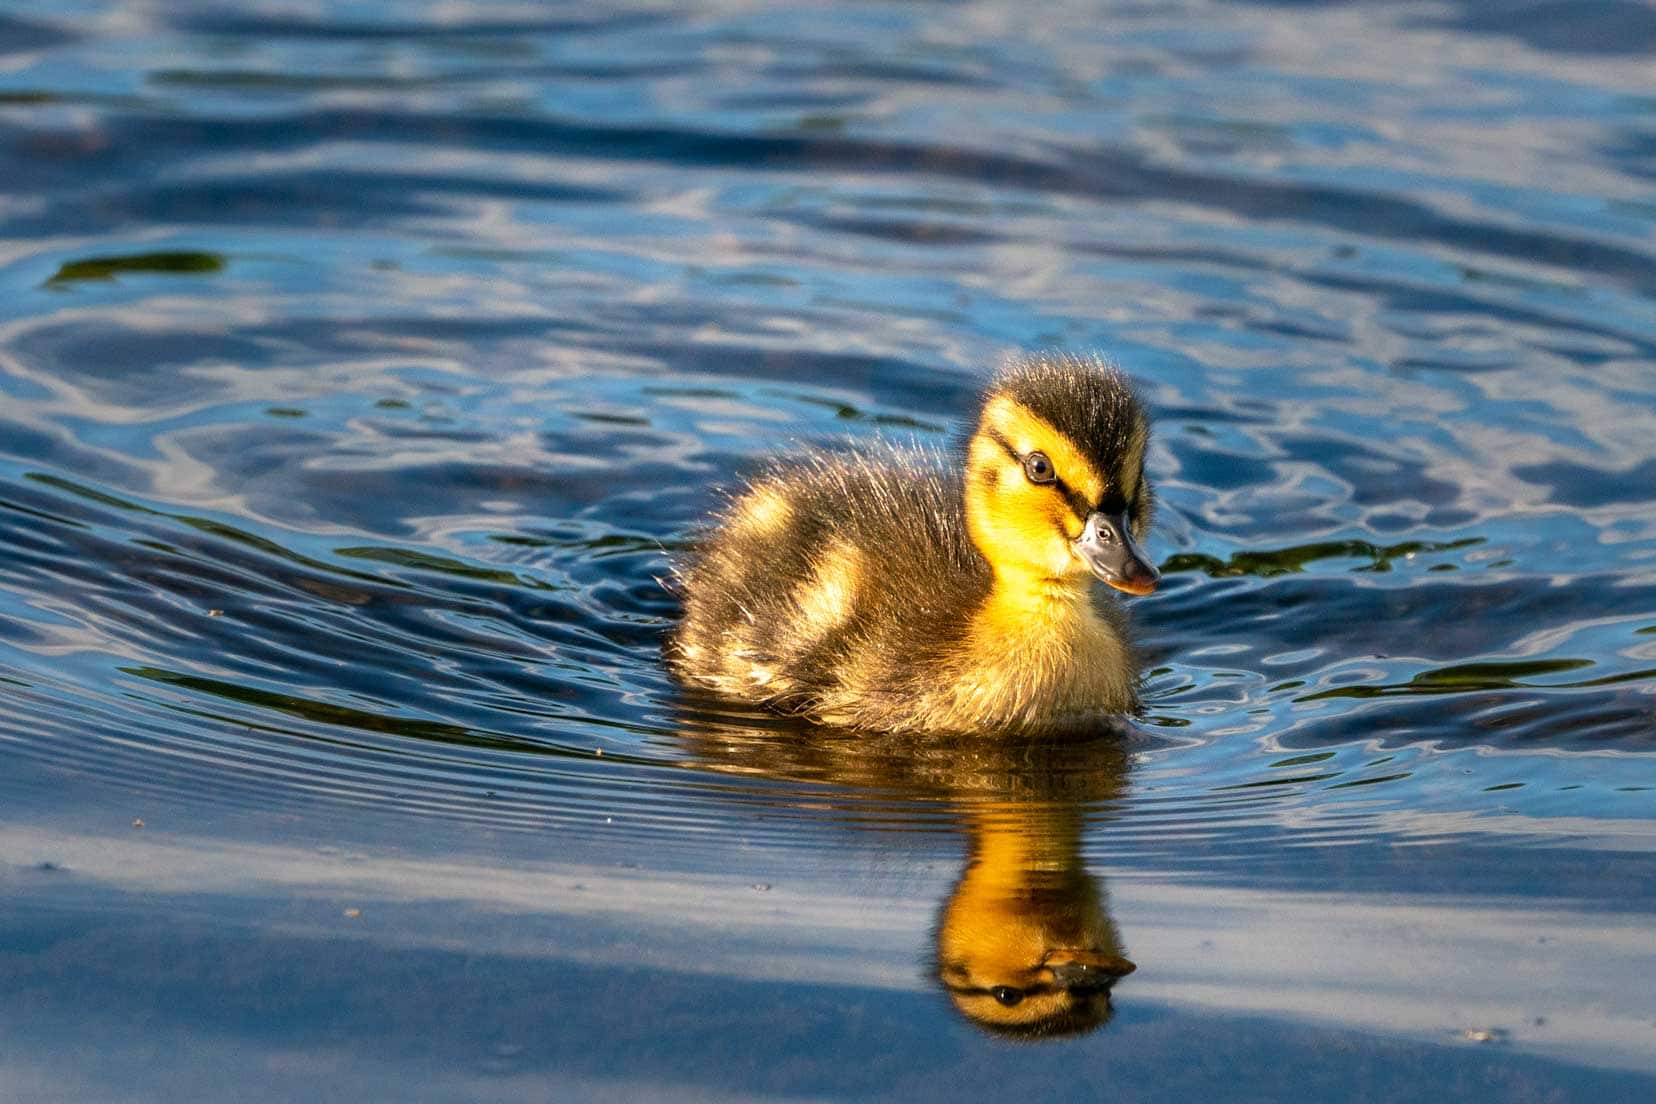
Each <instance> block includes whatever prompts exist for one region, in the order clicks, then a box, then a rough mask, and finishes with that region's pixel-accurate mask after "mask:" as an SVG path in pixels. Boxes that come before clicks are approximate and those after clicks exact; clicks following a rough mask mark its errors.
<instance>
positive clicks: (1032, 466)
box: [1024, 452, 1058, 483]
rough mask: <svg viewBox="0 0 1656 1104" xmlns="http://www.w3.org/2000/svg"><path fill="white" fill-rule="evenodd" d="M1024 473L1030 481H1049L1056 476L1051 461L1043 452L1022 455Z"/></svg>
mask: <svg viewBox="0 0 1656 1104" xmlns="http://www.w3.org/2000/svg"><path fill="white" fill-rule="evenodd" d="M1024 475H1025V476H1027V477H1028V478H1029V481H1030V482H1031V483H1051V482H1052V481H1053V480H1054V479H1057V478H1058V473H1057V472H1056V471H1054V470H1053V468H1052V461H1051V460H1048V459H1047V454H1046V453H1044V452H1032V453H1030V454H1029V455H1028V456H1026V457H1024Z"/></svg>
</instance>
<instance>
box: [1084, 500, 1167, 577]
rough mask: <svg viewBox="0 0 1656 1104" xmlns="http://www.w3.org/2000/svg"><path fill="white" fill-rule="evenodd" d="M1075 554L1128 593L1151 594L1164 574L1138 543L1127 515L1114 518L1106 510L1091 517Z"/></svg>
mask: <svg viewBox="0 0 1656 1104" xmlns="http://www.w3.org/2000/svg"><path fill="white" fill-rule="evenodd" d="M1075 551H1076V552H1077V553H1078V554H1079V555H1080V557H1081V558H1082V559H1083V560H1085V561H1086V563H1087V566H1088V567H1090V568H1092V573H1093V574H1094V575H1097V576H1098V577H1099V578H1100V579H1102V580H1104V581H1105V582H1106V583H1109V584H1110V585H1111V586H1113V587H1115V588H1116V589H1117V590H1124V591H1126V592H1127V593H1128V594H1149V593H1150V592H1151V591H1152V590H1155V589H1156V580H1157V579H1160V578H1161V572H1159V571H1157V570H1156V569H1155V567H1153V566H1152V565H1151V563H1150V561H1149V560H1148V559H1146V558H1145V555H1144V552H1143V551H1142V550H1140V548H1139V546H1138V542H1136V541H1134V540H1133V531H1132V530H1131V529H1129V528H1128V527H1127V515H1126V514H1114V515H1111V514H1106V513H1104V512H1103V511H1102V510H1095V511H1093V512H1092V513H1091V514H1088V515H1087V524H1086V526H1085V527H1083V528H1082V530H1081V536H1080V537H1079V538H1078V539H1077V540H1076V542H1075Z"/></svg>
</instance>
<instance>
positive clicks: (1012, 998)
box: [989, 453, 1045, 1008]
mask: <svg viewBox="0 0 1656 1104" xmlns="http://www.w3.org/2000/svg"><path fill="white" fill-rule="evenodd" d="M1036 455H1037V456H1039V455H1040V454H1039V453H1037V454H1036ZM1042 459H1045V457H1042ZM989 995H990V996H992V997H994V998H995V1000H996V1001H997V1002H999V1003H1000V1004H1002V1005H1005V1006H1006V1007H1007V1008H1011V1007H1012V1006H1013V1005H1014V1004H1017V1003H1018V1002H1019V1001H1021V1000H1023V999H1024V995H1023V990H1022V989H1014V988H1012V987H1011V986H1010V985H997V986H995V987H994V988H993V989H991V990H989Z"/></svg>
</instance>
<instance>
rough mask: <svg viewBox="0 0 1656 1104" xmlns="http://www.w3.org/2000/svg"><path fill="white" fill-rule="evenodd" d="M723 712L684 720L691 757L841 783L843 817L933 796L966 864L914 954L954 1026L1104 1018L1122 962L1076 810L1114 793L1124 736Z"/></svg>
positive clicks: (749, 771) (1005, 1026) (1001, 1029)
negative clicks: (909, 728) (926, 945)
mask: <svg viewBox="0 0 1656 1104" xmlns="http://www.w3.org/2000/svg"><path fill="white" fill-rule="evenodd" d="M730 719H733V718H730V717H729V716H728V714H726V715H725V716H724V717H723V718H721V719H713V718H709V717H707V716H706V715H702V716H699V717H694V718H689V719H688V720H687V724H686V725H685V729H684V738H685V741H686V743H687V744H688V745H689V747H690V749H691V751H692V752H693V754H694V757H695V765H697V766H699V767H701V768H703V769H713V770H717V771H721V772H730V773H740V774H745V775H756V774H757V775H763V776H766V777H770V778H773V779H779V780H786V781H799V782H812V783H826V784H830V785H835V786H841V787H854V788H855V789H856V790H857V791H859V792H858V793H855V794H852V795H850V796H848V797H847V798H845V799H844V800H845V806H844V809H845V812H847V813H849V814H852V815H853V816H859V815H861V814H866V812H867V811H868V804H867V796H868V795H869V794H870V793H877V794H879V795H881V796H882V797H884V796H888V795H889V796H895V797H898V798H900V799H903V800H907V801H916V800H918V801H923V802H941V803H945V804H946V805H947V807H948V808H949V809H950V810H951V811H952V812H953V813H954V815H955V817H957V818H958V821H959V823H960V825H961V826H962V828H963V829H964V832H965V835H966V838H967V849H966V861H965V865H964V868H963V869H962V871H961V874H960V877H959V879H958V880H957V881H956V882H955V884H954V887H953V888H952V890H951V891H950V893H949V895H948V896H947V897H946V898H945V899H944V900H943V902H942V903H941V905H940V907H939V909H938V913H937V922H936V925H935V927H934V930H933V947H932V950H931V953H930V954H929V955H928V956H927V962H928V969H929V971H930V973H931V974H932V977H933V979H934V980H935V982H936V983H937V984H938V986H939V987H940V988H941V990H942V991H943V992H944V994H946V996H947V998H948V1000H949V1002H950V1004H951V1005H952V1006H953V1007H954V1009H955V1010H956V1011H957V1012H959V1013H960V1014H961V1015H962V1016H963V1017H965V1019H966V1020H967V1021H969V1022H970V1023H972V1024H974V1025H976V1026H977V1027H979V1028H981V1029H983V1030H985V1031H987V1032H989V1033H991V1034H995V1035H999V1036H1007V1037H1014V1038H1024V1039H1043V1038H1055V1037H1059V1036H1065V1035H1075V1034H1080V1033H1083V1032H1087V1031H1091V1030H1094V1029H1096V1028H1098V1027H1101V1026H1103V1025H1104V1024H1105V1023H1107V1022H1109V1019H1110V1017H1111V1014H1112V1004H1111V990H1112V987H1113V986H1114V985H1115V983H1116V982H1117V981H1118V980H1119V979H1120V978H1122V977H1124V976H1126V975H1127V974H1130V973H1132V972H1133V970H1134V968H1135V967H1134V964H1133V963H1132V962H1131V961H1129V960H1128V959H1127V957H1126V951H1125V948H1124V947H1123V945H1122V940H1121V934H1120V931H1119V930H1118V928H1117V927H1116V924H1115V921H1114V920H1113V919H1112V918H1111V916H1110V910H1109V898H1108V895H1107V893H1106V892H1105V888H1104V885H1103V883H1102V881H1101V880H1100V879H1099V878H1096V877H1094V876H1092V875H1090V874H1089V873H1088V872H1087V870H1086V867H1085V862H1084V859H1083V857H1082V851H1081V843H1082V829H1083V827H1084V823H1085V819H1086V816H1085V812H1086V810H1087V809H1088V808H1089V807H1092V808H1096V807H1097V806H1098V805H1100V804H1106V803H1109V802H1112V801H1115V800H1117V799H1119V798H1120V797H1121V796H1122V794H1123V793H1124V792H1125V789H1126V781H1127V770H1128V762H1129V756H1128V752H1127V746H1126V736H1125V734H1124V733H1122V732H1121V731H1119V730H1107V731H1103V732H1101V733H1100V734H1099V735H1098V736H1097V737H1096V738H1094V739H1092V740H1088V741H1086V742H1084V743H1073V742H1067V743H1062V744H1024V745H1010V746H1009V745H998V744H996V745H991V744H987V743H985V742H984V741H981V740H968V741H964V742H962V741H949V742H941V741H939V742H925V741H915V740H914V739H913V738H912V737H910V738H908V739H903V740H898V739H893V740H883V741H882V740H871V738H870V737H868V736H866V735H857V736H852V735H849V734H834V733H832V732H830V731H827V730H812V731H810V732H799V731H788V730H786V729H782V728H780V726H778V725H777V723H776V722H775V720H774V719H772V720H771V721H770V727H771V729H772V730H771V731H770V732H766V731H765V730H764V728H763V727H758V726H754V727H749V726H747V725H743V726H740V727H738V726H736V725H731V724H729V723H727V722H728V721H729V720H730ZM761 723H763V721H761ZM809 800H810V802H811V804H812V805H814V806H817V807H820V806H821V805H822V803H823V802H824V801H825V800H827V801H832V800H833V795H832V791H828V792H826V793H824V792H819V791H813V793H812V794H811V796H810V799H809Z"/></svg>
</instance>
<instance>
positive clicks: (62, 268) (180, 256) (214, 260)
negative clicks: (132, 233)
mask: <svg viewBox="0 0 1656 1104" xmlns="http://www.w3.org/2000/svg"><path fill="white" fill-rule="evenodd" d="M224 266H225V259H224V254H222V253H201V252H194V251H186V250H174V251H165V252H160V253H128V254H123V255H114V256H108V257H87V258H85V259H84V260H79V261H66V262H64V263H63V264H62V265H59V266H58V270H57V273H56V274H55V275H54V276H53V277H52V278H51V279H49V280H47V281H46V284H47V286H52V285H62V284H71V283H75V282H77V281H80V280H113V279H115V278H116V277H117V276H123V275H127V274H132V273H149V274H162V275H169V276H179V275H186V276H199V275H203V274H207V273H215V272H223V271H224Z"/></svg>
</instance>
